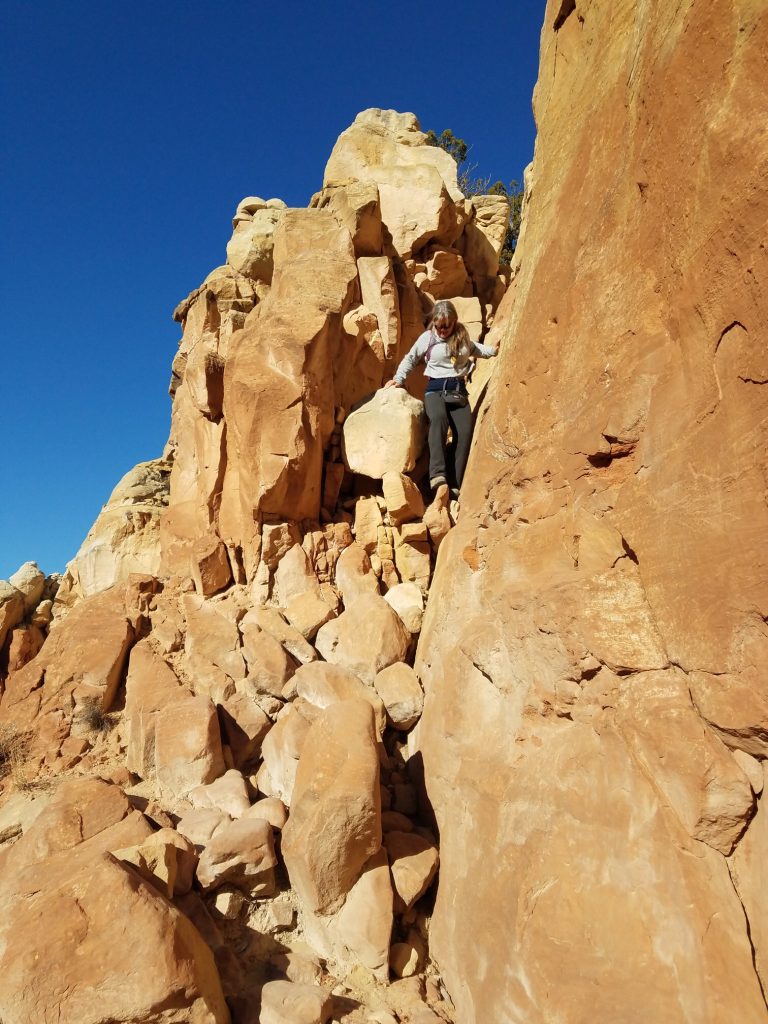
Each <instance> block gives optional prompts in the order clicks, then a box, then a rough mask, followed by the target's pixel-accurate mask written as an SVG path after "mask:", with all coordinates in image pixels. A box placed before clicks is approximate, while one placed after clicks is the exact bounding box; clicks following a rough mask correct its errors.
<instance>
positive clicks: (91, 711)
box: [76, 697, 115, 733]
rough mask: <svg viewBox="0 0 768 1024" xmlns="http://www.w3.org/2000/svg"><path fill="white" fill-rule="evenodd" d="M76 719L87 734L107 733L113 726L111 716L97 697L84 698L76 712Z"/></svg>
mask: <svg viewBox="0 0 768 1024" xmlns="http://www.w3.org/2000/svg"><path fill="white" fill-rule="evenodd" d="M76 718H77V721H78V724H79V725H81V726H82V727H83V728H85V729H87V730H88V732H96V733H107V732H109V731H110V729H112V728H113V727H114V725H115V723H114V721H113V720H112V716H111V715H109V714H107V712H106V711H105V710H104V709H103V707H102V706H101V698H99V697H86V699H85V700H84V701H83V702H82V703H81V704H80V707H79V708H78V710H77V715H76Z"/></svg>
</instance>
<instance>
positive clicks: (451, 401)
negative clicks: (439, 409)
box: [442, 391, 469, 409]
mask: <svg viewBox="0 0 768 1024" xmlns="http://www.w3.org/2000/svg"><path fill="white" fill-rule="evenodd" d="M442 395H443V401H444V402H445V404H446V405H447V406H448V408H449V409H461V408H463V407H464V406H465V405H469V395H467V393H466V392H464V391H443V392H442Z"/></svg>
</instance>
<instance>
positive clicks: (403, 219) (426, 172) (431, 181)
mask: <svg viewBox="0 0 768 1024" xmlns="http://www.w3.org/2000/svg"><path fill="white" fill-rule="evenodd" d="M358 182H360V183H369V182H370V183H373V184H375V185H376V186H377V187H378V191H379V201H380V209H381V220H382V222H383V224H384V225H385V226H386V228H387V229H388V231H389V233H390V235H391V236H392V245H393V247H394V249H395V250H396V252H397V253H398V254H399V255H400V256H401V257H403V258H405V257H407V256H409V255H410V254H411V253H412V252H414V251H416V250H417V249H420V248H422V247H423V246H424V245H426V243H427V242H429V241H432V240H436V241H439V242H441V243H443V244H445V245H450V244H451V243H452V242H453V241H454V240H455V239H456V238H458V236H459V234H460V232H461V229H462V226H463V224H464V222H465V221H466V219H467V213H466V210H465V208H464V196H463V195H462V193H461V191H460V189H459V187H458V185H457V182H456V163H455V161H454V160H453V158H452V157H451V156H450V155H449V154H448V153H446V152H445V151H444V150H442V149H440V148H439V147H437V146H430V145H428V144H427V141H426V136H425V134H424V133H423V132H422V131H421V130H420V129H419V122H418V120H417V119H416V118H415V117H414V115H413V114H400V113H398V112H397V111H394V110H379V109H377V108H373V109H371V110H364V111H363V112H362V113H360V114H358V115H357V117H356V118H355V121H354V123H353V124H352V125H351V126H350V127H349V128H347V130H346V131H344V132H342V134H341V135H340V136H339V139H338V141H337V142H336V145H335V146H334V147H333V152H332V153H331V156H330V158H329V160H328V163H327V165H326V168H325V178H324V181H323V184H324V186H325V187H326V188H333V187H340V186H346V185H348V184H350V183H358Z"/></svg>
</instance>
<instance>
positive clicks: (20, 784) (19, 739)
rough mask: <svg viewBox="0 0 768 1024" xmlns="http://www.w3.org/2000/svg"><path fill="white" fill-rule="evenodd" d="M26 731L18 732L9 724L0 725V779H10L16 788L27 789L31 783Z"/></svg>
mask: <svg viewBox="0 0 768 1024" xmlns="http://www.w3.org/2000/svg"><path fill="white" fill-rule="evenodd" d="M29 740H30V736H29V733H28V732H20V731H19V730H18V729H14V728H13V727H12V726H9V725H1V726H0V781H3V780H5V779H10V781H11V782H12V783H13V784H14V786H15V787H16V788H17V789H27V788H29V787H30V786H31V785H33V783H31V782H30V780H29V778H28V771H27V767H28V766H27V755H28V753H29Z"/></svg>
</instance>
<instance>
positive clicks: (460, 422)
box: [424, 391, 472, 487]
mask: <svg viewBox="0 0 768 1024" xmlns="http://www.w3.org/2000/svg"><path fill="white" fill-rule="evenodd" d="M424 408H425V409H426V411H427V419H428V420H429V479H430V480H434V479H435V477H441V476H442V477H445V478H446V479H447V481H448V483H449V484H451V486H454V485H455V486H456V487H461V481H462V480H463V479H464V470H465V469H466V467H467V458H468V456H469V446H470V444H471V442H472V410H471V409H470V407H469V405H463V406H449V405H447V404H446V402H445V399H444V398H443V396H442V394H441V393H440V392H439V391H428V392H427V394H426V395H425V396H424ZM449 426H450V428H451V431H452V432H453V442H452V444H451V448H450V451H449V452H448V460H447V461H448V464H449V467H450V471H447V470H446V450H445V441H446V438H447V436H448V427H449Z"/></svg>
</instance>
